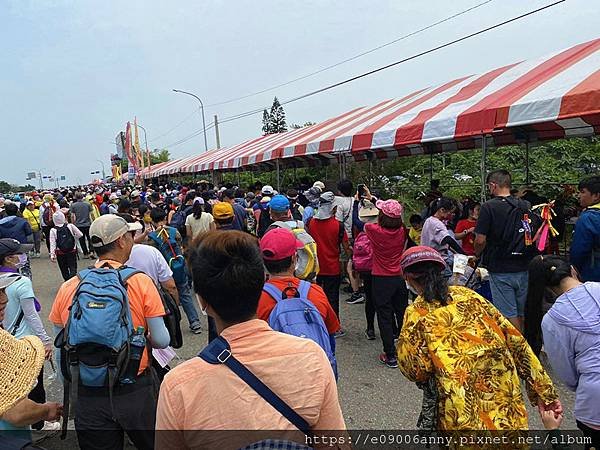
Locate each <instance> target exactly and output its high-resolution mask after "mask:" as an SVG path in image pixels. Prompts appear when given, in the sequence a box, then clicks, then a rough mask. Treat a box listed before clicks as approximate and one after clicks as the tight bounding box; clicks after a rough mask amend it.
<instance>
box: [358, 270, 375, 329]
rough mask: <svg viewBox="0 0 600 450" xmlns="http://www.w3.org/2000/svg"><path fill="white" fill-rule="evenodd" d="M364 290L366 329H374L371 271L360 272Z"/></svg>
mask: <svg viewBox="0 0 600 450" xmlns="http://www.w3.org/2000/svg"><path fill="white" fill-rule="evenodd" d="M360 278H361V280H362V281H363V287H364V291H365V317H366V319H367V330H375V303H374V302H373V287H372V286H373V277H372V275H371V272H360Z"/></svg>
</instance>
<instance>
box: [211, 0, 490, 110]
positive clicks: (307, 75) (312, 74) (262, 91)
mask: <svg viewBox="0 0 600 450" xmlns="http://www.w3.org/2000/svg"><path fill="white" fill-rule="evenodd" d="M492 1H493V0H485V1H484V2H481V3H478V4H477V5H475V6H472V7H470V8H468V9H465V10H463V11H460V12H458V13H456V14H453V15H451V16H448V17H446V18H445V19H442V20H439V21H437V22H435V23H432V24H430V25H427V26H425V27H423V28H420V29H418V30H416V31H413V32H411V33H408V34H405V35H403V36H400V37H399V38H396V39H394V40H393V41H389V42H386V43H385V44H381V45H378V46H377V47H374V48H371V49H369V50H366V51H364V52H362V53H359V54H357V55H354V56H351V57H350V58H347V59H344V60H342V61H339V62H337V63H335V64H331V65H329V66H326V67H323V68H322V69H319V70H316V71H314V72H311V73H308V74H306V75H302V76H300V77H298V78H294V79H293V80H289V81H286V82H284V83H281V84H277V85H275V86H272V87H269V88H266V89H263V90H261V91H257V92H253V93H251V94H246V95H242V96H241V97H236V98H232V99H229V100H225V101H222V102H217V103H212V104H210V105H206V107H207V108H208V107H210V106H220V105H226V104H228V103H234V102H237V101H239V100H244V99H246V98H250V97H254V96H256V95H259V94H264V93H265V92H269V91H273V90H275V89H278V88H280V87H283V86H288V85H290V84H292V83H295V82H297V81H301V80H304V79H306V78H310V77H312V76H315V75H318V74H320V73H322V72H325V71H327V70H330V69H333V68H335V67H338V66H341V65H342V64H346V63H348V62H350V61H354V60H355V59H358V58H361V57H363V56H365V55H368V54H369V53H373V52H376V51H377V50H381V49H382V48H384V47H388V46H390V45H392V44H395V43H397V42H400V41H403V40H405V39H408V38H409V37H412V36H415V35H417V34H419V33H422V32H423V31H427V30H429V29H431V28H434V27H436V26H438V25H441V24H443V23H444V22H448V21H450V20H452V19H455V18H456V17H458V16H462V15H463V14H466V13H468V12H470V11H473V10H474V9H477V8H480V7H481V6H483V5H486V4H488V3H490V2H492Z"/></svg>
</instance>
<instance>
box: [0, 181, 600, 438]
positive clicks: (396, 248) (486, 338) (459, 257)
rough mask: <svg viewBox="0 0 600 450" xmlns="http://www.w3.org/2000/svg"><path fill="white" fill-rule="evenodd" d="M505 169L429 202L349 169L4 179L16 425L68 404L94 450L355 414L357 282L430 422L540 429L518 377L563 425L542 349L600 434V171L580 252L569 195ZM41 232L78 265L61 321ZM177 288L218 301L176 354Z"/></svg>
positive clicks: (424, 426)
mask: <svg viewBox="0 0 600 450" xmlns="http://www.w3.org/2000/svg"><path fill="white" fill-rule="evenodd" d="M486 181H487V182H486V185H487V188H488V193H489V197H490V200H488V201H486V202H485V203H483V204H480V203H479V202H476V201H472V200H466V201H457V200H455V199H452V198H448V197H446V196H444V195H443V193H442V192H441V190H440V186H439V183H435V182H434V183H432V186H431V191H430V192H428V193H427V194H426V195H425V196H424V198H423V210H422V211H406V210H405V208H404V206H403V205H402V204H401V203H400V202H398V201H397V200H394V199H386V198H385V196H381V197H384V198H378V197H380V196H378V195H376V194H375V193H374V192H372V191H371V190H370V189H369V187H368V186H366V185H364V184H359V185H357V186H354V185H353V183H352V182H351V181H350V180H342V181H340V182H339V183H334V184H330V183H325V182H322V181H316V182H314V183H312V184H306V183H305V184H303V185H302V186H294V187H290V188H289V189H287V190H285V191H283V192H277V191H276V190H275V189H274V188H273V187H272V186H269V185H262V184H260V183H256V184H255V185H252V186H250V187H249V189H242V188H241V187H238V186H233V185H231V184H224V185H222V186H215V185H213V184H211V183H209V182H206V181H199V182H193V183H184V184H178V183H174V182H168V183H165V184H162V185H157V184H149V185H146V186H141V185H140V186H118V185H114V186H83V187H74V188H68V189H57V190H54V191H46V192H32V193H29V194H27V195H17V196H12V197H10V198H9V197H7V198H0V304H1V305H2V310H1V311H2V314H1V324H2V330H1V331H0V339H1V341H2V355H1V356H0V358H1V359H2V364H1V365H0V372H2V373H1V378H2V384H1V385H0V389H1V390H2V395H1V398H2V402H1V403H2V404H1V407H0V435H3V436H5V437H6V438H7V439H8V438H11V439H24V440H25V441H27V440H28V439H31V433H30V430H31V428H34V429H45V430H48V429H50V430H52V429H55V430H56V429H58V427H59V425H58V424H57V422H56V421H57V420H58V419H59V417H61V416H62V417H63V427H64V426H66V423H67V420H68V418H69V417H71V414H72V416H73V418H74V424H75V429H76V431H77V438H78V441H79V446H80V447H81V448H83V449H100V448H102V449H104V448H123V439H124V433H125V432H126V433H127V435H128V437H129V439H130V440H131V442H132V443H133V444H134V445H135V446H136V447H137V448H143V449H146V448H155V447H156V448H194V447H198V446H202V447H216V446H217V445H219V442H220V441H223V440H225V442H227V439H230V440H231V439H233V438H232V437H231V436H229V437H227V436H226V435H218V434H206V433H202V431H205V430H269V429H270V430H284V431H286V432H287V431H294V430H296V431H298V430H299V431H301V432H303V433H308V434H310V433H312V432H316V431H318V430H339V431H340V432H342V431H344V430H345V422H344V418H343V415H342V410H341V407H340V403H339V399H338V391H337V379H338V378H339V377H343V374H344V370H345V368H344V367H343V366H339V365H338V363H337V358H336V348H338V347H339V346H343V345H344V343H343V341H344V339H343V338H344V335H345V334H346V332H347V328H346V325H345V321H344V317H343V316H342V314H341V311H340V295H342V294H344V293H345V294H347V298H346V299H345V301H346V302H347V303H348V304H350V305H358V304H364V314H365V323H364V335H365V339H368V340H376V339H377V338H378V336H379V339H380V340H381V352H380V354H379V355H378V356H376V355H374V357H373V360H374V362H378V363H380V364H381V365H382V366H383V367H387V368H389V369H398V368H399V370H400V372H401V373H402V375H404V376H405V377H406V378H407V379H408V380H410V381H412V382H415V383H416V384H417V386H418V388H419V389H420V390H422V392H423V409H422V411H421V414H420V417H419V419H418V423H417V425H418V428H419V429H421V430H426V431H428V432H437V433H450V434H452V433H454V432H460V431H464V430H469V431H477V430H501V431H502V430H504V431H517V430H526V429H527V427H528V420H527V412H526V409H525V403H524V400H523V396H522V393H521V381H523V382H524V383H525V386H526V388H527V395H528V398H529V400H530V401H531V403H532V404H533V405H535V406H537V407H538V408H539V411H540V415H541V417H542V420H543V423H544V425H546V426H547V428H548V429H557V428H558V427H559V425H560V424H561V421H562V419H563V414H564V412H563V407H562V404H561V402H560V399H559V398H558V394H557V390H556V388H555V387H554V384H553V382H552V380H551V378H550V376H549V375H548V373H547V372H546V369H545V368H544V366H543V365H542V364H541V363H540V361H539V359H538V357H539V356H540V354H541V353H542V352H543V353H545V354H546V355H547V358H548V361H549V363H550V366H551V367H552V370H553V372H554V373H555V374H556V375H557V376H558V377H559V379H560V380H561V381H562V382H563V383H564V384H565V385H566V386H567V387H568V388H569V389H572V390H573V391H575V395H576V402H575V410H574V415H575V419H576V421H577V425H578V427H579V428H580V430H581V431H582V433H583V434H584V435H585V436H586V437H589V438H590V445H588V448H590V447H592V446H595V447H596V448H600V177H598V176H592V177H589V178H586V179H584V180H582V181H581V183H580V184H579V186H578V191H579V202H580V206H581V209H582V211H581V214H580V216H579V219H578V221H577V223H576V227H575V231H574V234H573V236H572V243H571V246H570V253H569V255H568V256H559V255H557V254H556V253H557V247H556V246H555V245H553V243H555V241H556V236H555V234H554V233H553V230H555V228H554V226H553V224H552V219H553V216H552V206H553V204H552V203H551V202H544V203H543V204H538V205H536V204H532V202H531V201H528V199H527V196H526V195H521V194H523V192H520V193H519V192H516V191H515V190H514V189H513V186H512V183H511V175H510V173H508V172H507V171H504V170H496V171H494V172H491V173H490V174H489V175H488V177H487V180H486ZM540 211H546V212H545V213H542V212H540ZM548 211H550V212H548ZM562 231H563V232H564V227H563V228H562ZM42 241H44V242H45V244H46V248H47V254H48V258H49V261H50V263H56V264H57V265H58V270H60V274H61V276H62V278H63V279H64V283H63V284H62V285H61V286H60V288H59V290H58V293H57V295H56V298H55V299H54V302H53V305H52V309H51V311H50V314H49V319H50V322H51V323H52V324H53V326H54V327H53V329H52V330H46V329H45V328H44V325H43V322H42V320H41V318H40V308H39V302H38V301H37V300H36V296H35V293H34V290H33V283H32V279H33V277H34V276H35V274H33V273H32V271H31V259H32V258H41V257H42V253H41V243H42ZM43 257H46V256H45V255H44V256H43ZM85 258H88V259H90V261H88V262H87V263H85V262H83V261H82V260H83V259H85ZM90 264H92V267H91V268H86V269H84V270H81V269H82V266H84V265H85V266H88V265H90ZM180 308H181V309H182V310H183V313H184V315H185V316H186V319H187V325H188V327H189V332H191V333H195V334H200V333H202V332H203V325H202V322H203V321H202V320H201V317H202V316H208V317H207V324H208V329H207V330H206V334H207V346H206V347H205V348H204V349H198V350H199V351H200V353H199V355H198V357H195V358H192V359H190V360H188V361H186V362H183V363H181V364H179V365H177V366H176V367H173V368H171V367H170V363H171V361H172V360H173V357H174V355H175V353H174V351H173V348H179V347H180V346H181V345H182V342H183V341H185V333H182V331H181V325H180V319H181V313H180ZM375 324H377V327H376V326H375ZM362 331H363V330H361V333H362ZM44 359H46V360H48V361H53V364H55V365H56V367H58V368H60V370H59V376H60V378H61V380H63V382H64V392H65V396H64V402H63V403H64V404H58V403H53V402H46V398H45V397H46V396H45V392H44V376H43V361H44ZM392 373H393V372H390V376H392V375H391V374H392ZM290 380H293V382H290ZM186 430H187V431H186ZM194 431H197V432H194ZM238 438H239V439H238ZM255 438H256V436H253V437H252V438H249V437H248V436H237V437H236V439H238V440H236V441H235V445H236V446H237V447H234V446H233V444H231V442H228V445H227V447H228V448H229V447H231V448H238V447H244V446H245V445H249V444H252V443H253V442H254V441H256V440H258V439H257V438H256V439H255ZM266 438H272V436H266V437H265V439H266ZM279 438H281V439H284V438H285V439H288V438H289V439H293V434H289V435H288V434H286V433H284V435H283V436H279ZM0 439H2V438H0Z"/></svg>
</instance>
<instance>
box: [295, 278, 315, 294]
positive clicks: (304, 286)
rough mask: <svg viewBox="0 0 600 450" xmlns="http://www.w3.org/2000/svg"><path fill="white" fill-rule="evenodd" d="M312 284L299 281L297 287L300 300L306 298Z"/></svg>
mask: <svg viewBox="0 0 600 450" xmlns="http://www.w3.org/2000/svg"><path fill="white" fill-rule="evenodd" d="M311 287H312V284H311V283H310V282H308V281H306V280H300V284H299V285H298V294H299V295H300V298H308V293H309V291H310V288H311Z"/></svg>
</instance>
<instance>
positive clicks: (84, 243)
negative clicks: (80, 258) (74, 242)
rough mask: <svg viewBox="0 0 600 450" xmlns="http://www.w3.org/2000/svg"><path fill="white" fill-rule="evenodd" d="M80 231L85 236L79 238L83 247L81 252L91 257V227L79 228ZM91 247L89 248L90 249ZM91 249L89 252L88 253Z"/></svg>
mask: <svg viewBox="0 0 600 450" xmlns="http://www.w3.org/2000/svg"><path fill="white" fill-rule="evenodd" d="M77 228H79V231H81V232H82V233H83V236H81V237H80V238H79V245H81V251H82V252H83V254H84V255H86V256H87V255H89V253H90V252H91V251H92V249H93V247H92V241H91V240H90V227H77ZM88 245H89V247H88ZM88 248H89V251H88Z"/></svg>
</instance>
